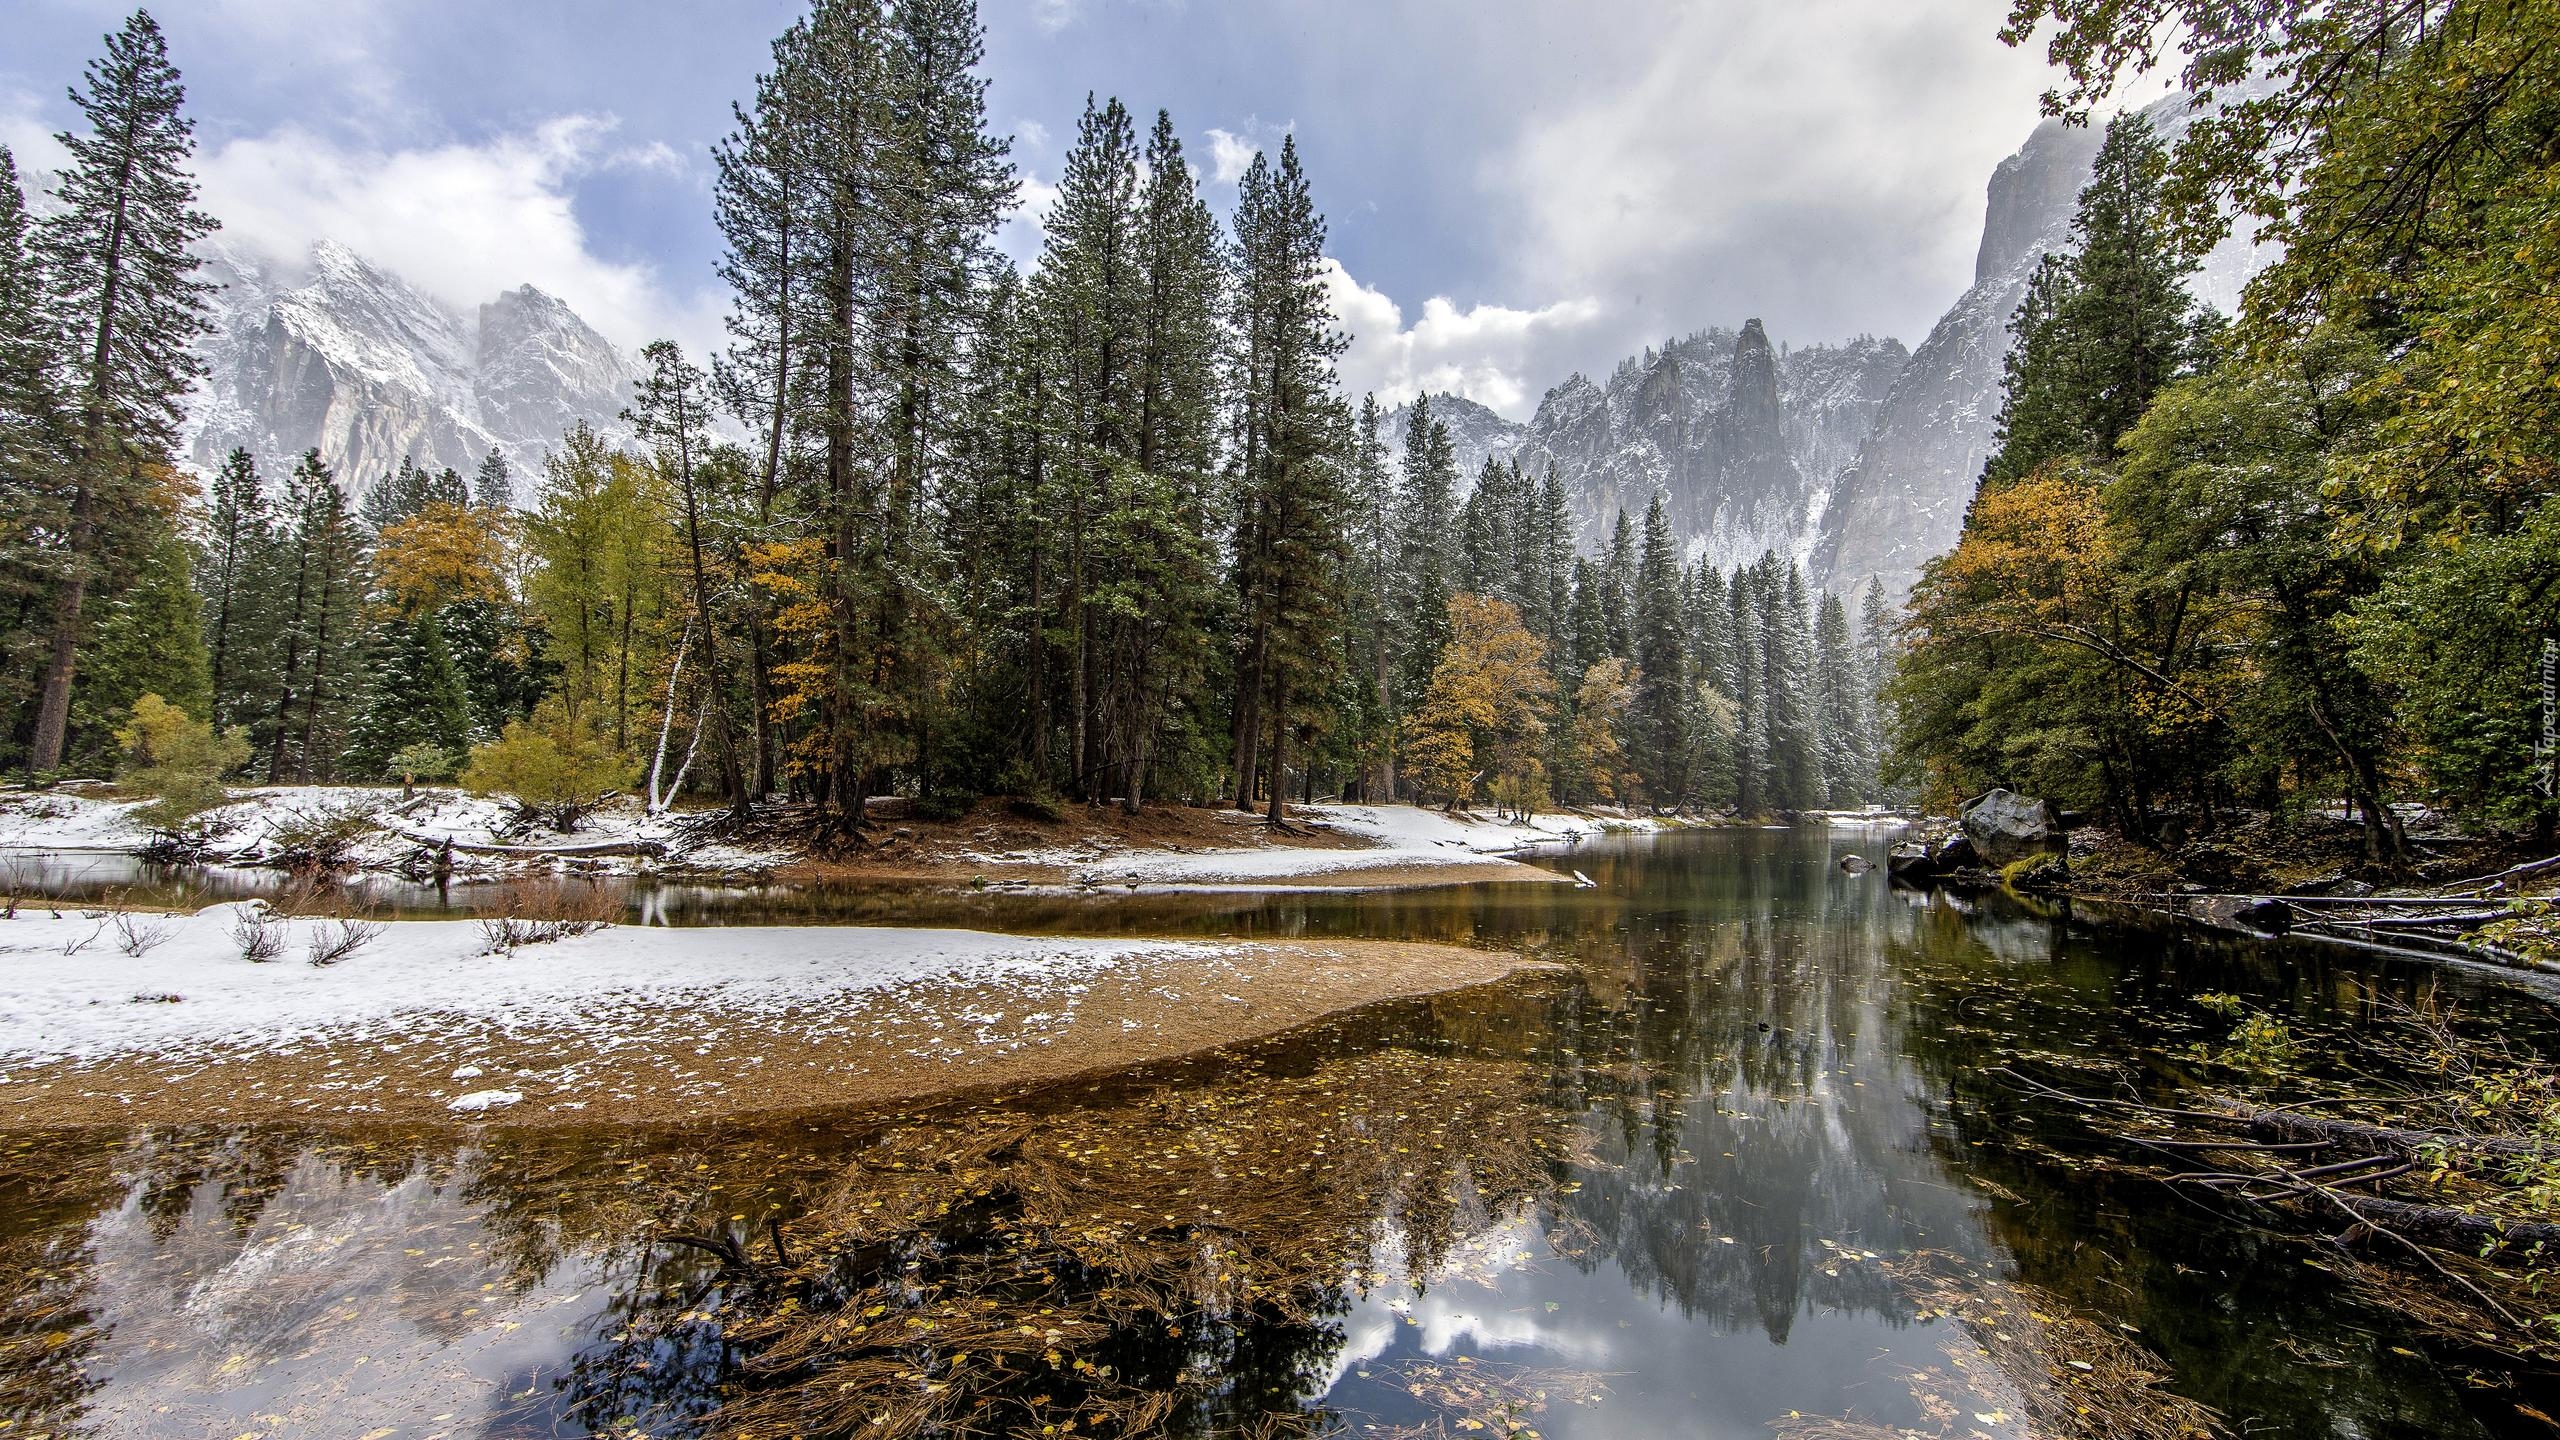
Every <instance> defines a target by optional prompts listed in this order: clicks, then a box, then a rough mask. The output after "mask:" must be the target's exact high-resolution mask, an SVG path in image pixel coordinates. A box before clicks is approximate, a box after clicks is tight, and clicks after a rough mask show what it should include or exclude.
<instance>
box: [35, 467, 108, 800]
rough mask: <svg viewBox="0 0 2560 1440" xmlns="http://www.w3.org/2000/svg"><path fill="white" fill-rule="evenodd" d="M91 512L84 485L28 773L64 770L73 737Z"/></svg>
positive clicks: (75, 504)
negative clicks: (73, 701)
mask: <svg viewBox="0 0 2560 1440" xmlns="http://www.w3.org/2000/svg"><path fill="white" fill-rule="evenodd" d="M92 509H93V504H92V501H91V500H90V497H89V486H88V484H87V483H86V482H85V481H84V482H83V483H82V484H81V485H80V488H79V489H78V490H77V491H75V492H74V493H73V495H72V497H71V565H70V570H69V573H67V574H65V575H64V576H63V578H62V594H61V597H60V598H59V600H57V602H56V604H55V609H54V616H53V645H52V648H51V650H50V651H48V652H47V654H46V656H45V665H44V691H43V693H42V695H41V696H40V697H39V698H38V699H37V701H36V733H35V739H34V742H33V743H32V744H31V745H30V746H29V747H28V752H27V769H28V770H30V771H32V772H34V773H36V774H43V773H45V772H46V771H49V770H58V769H60V768H62V747H63V745H64V743H65V742H66V741H67V740H68V739H69V738H70V734H71V679H72V675H73V673H74V671H76V670H77V669H78V667H79V659H80V610H81V607H82V605H83V604H84V603H85V602H86V601H87V599H88V594H89V552H90V551H91V550H92V549H94V548H95V547H96V545H97V522H96V520H95V518H94V517H93V516H92V514H91V511H92Z"/></svg>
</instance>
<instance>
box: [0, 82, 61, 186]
mask: <svg viewBox="0 0 2560 1440" xmlns="http://www.w3.org/2000/svg"><path fill="white" fill-rule="evenodd" d="M0 145H6V146H8V147H9V156H10V158H11V159H13V160H15V161H17V162H18V180H19V183H21V184H23V185H25V186H26V187H27V188H28V189H29V190H30V191H32V190H34V189H36V188H37V187H39V186H40V185H43V184H48V183H50V177H51V172H52V171H54V170H55V169H57V168H58V167H60V165H61V164H62V162H63V160H64V158H65V156H64V153H63V149H62V144H61V142H59V141H57V140H55V139H54V138H53V127H52V126H50V125H47V124H45V123H44V119H43V112H42V111H41V110H39V109H38V108H37V106H36V97H34V96H33V95H29V94H27V93H26V92H25V91H23V90H5V91H0ZM28 198H29V199H33V198H35V197H34V196H33V195H32V194H30V195H29V196H28Z"/></svg>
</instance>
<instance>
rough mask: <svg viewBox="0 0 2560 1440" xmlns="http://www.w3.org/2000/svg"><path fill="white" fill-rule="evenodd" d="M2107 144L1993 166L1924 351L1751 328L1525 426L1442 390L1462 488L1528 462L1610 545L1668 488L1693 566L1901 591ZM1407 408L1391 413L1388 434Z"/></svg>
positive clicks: (2038, 144) (1989, 420)
mask: <svg viewBox="0 0 2560 1440" xmlns="http://www.w3.org/2000/svg"><path fill="white" fill-rule="evenodd" d="M2145 113H2146V114H2147V115H2148V116H2149V118H2150V120H2151V123H2152V124H2153V125H2154V126H2155V127H2156V128H2157V129H2159V130H2160V132H2161V133H2162V135H2163V137H2164V138H2167V139H2170V140H2172V141H2174V140H2175V138H2176V137H2177V136H2178V134H2179V133H2180V132H2182V131H2183V130H2184V128H2185V126H2186V124H2187V122H2188V120H2189V118H2190V112H2189V110H2188V107H2187V105H2186V102H2185V100H2184V99H2183V98H2182V97H2175V96H2173V97H2171V98H2169V99H2166V100H2162V101H2160V102H2158V103H2157V104H2154V105H2153V106H2151V107H2150V108H2149V109H2148V110H2147V111H2146V112H2145ZM2101 138H2102V136H2101V134H2100V132H2099V131H2098V130H2095V129H2074V128H2068V127H2065V126H2064V125H2062V124H2061V123H2060V122H2058V121H2047V122H2046V123H2044V124H2043V125H2040V126H2038V127H2037V129H2036V130H2035V132H2034V133H2033V134H2032V135H2030V136H2029V137H2028V138H2027V143H2026V144H2025V145H2024V146H2022V147H2021V148H2020V149H2019V150H2018V152H2017V153H2016V154H2014V155H2012V156H2010V157H2009V158H2008V159H2006V160H2004V161H2002V162H2001V163H2000V165H1999V168H1998V169H1996V170H1995V171H1993V173H1992V176H1991V183H1990V186H1989V188H1988V193H1987V195H1986V205H1985V209H1984V215H1983V226H1982V242H1981V245H1980V246H1979V248H1978V249H1977V251H1976V254H1975V260H1974V278H1973V284H1972V285H1971V286H1970V287H1969V288H1968V289H1967V290H1966V291H1965V293H1964V294H1963V295H1962V296H1960V297H1958V298H1957V300H1956V302H1955V304H1954V305H1953V306H1952V307H1950V308H1949V309H1948V311H1947V313H1946V314H1945V315H1944V316H1942V317H1941V318H1940V319H1939V320H1938V323H1937V324H1936V325H1935V326H1934V327H1932V328H1931V330H1930V332H1929V336H1928V338H1927V339H1926V340H1924V341H1923V342H1921V345H1920V348H1919V349H1918V350H1916V351H1913V350H1905V349H1904V348H1903V346H1902V343H1901V342H1900V341H1897V340H1890V339H1877V338H1875V337H1872V336H1860V337H1859V338H1857V339H1855V340H1851V341H1849V342H1847V343H1846V344H1839V345H1807V346H1799V347H1793V348H1788V347H1781V346H1777V345H1773V343H1772V342H1771V340H1770V338H1769V336H1768V334H1767V333H1766V331H1765V330H1764V329H1763V327H1762V326H1761V323H1760V322H1759V321H1757V320H1748V321H1745V322H1744V323H1743V326H1742V329H1741V330H1740V331H1738V332H1737V331H1732V330H1725V329H1721V328H1718V329H1710V330H1704V331H1700V332H1699V333H1697V334H1694V335H1691V336H1689V337H1688V338H1686V339H1683V340H1672V341H1666V342H1665V343H1664V344H1663V345H1662V346H1661V347H1660V348H1658V349H1656V348H1652V347H1648V348H1647V349H1646V350H1645V351H1644V352H1643V353H1642V354H1640V355H1635V356H1631V357H1629V358H1628V359H1626V360H1624V361H1622V362H1620V364H1619V365H1618V366H1617V368H1616V369H1615V370H1613V371H1612V372H1611V373H1610V375H1609V378H1608V379H1607V381H1606V382H1599V381H1594V380H1592V379H1590V378H1588V377H1586V376H1582V375H1574V376H1571V377H1569V378H1568V379H1566V380H1565V381H1564V383H1562V384H1560V385H1557V386H1556V387H1554V388H1553V389H1551V390H1549V391H1547V393H1546V397H1545V398H1544V399H1543V400H1541V401H1540V402H1539V405H1538V410H1537V414H1536V415H1535V417H1534V418H1532V419H1531V420H1530V421H1529V422H1528V423H1527V424H1525V425H1524V424H1521V423H1519V422H1516V421H1508V420H1504V419H1503V418H1502V417H1501V416H1498V415H1495V414H1494V413H1493V412H1492V411H1489V410H1486V409H1485V408H1484V407H1483V406H1481V405H1476V404H1474V403H1472V402H1470V401H1466V400H1462V399H1459V398H1457V397H1455V396H1441V395H1435V396H1433V397H1432V402H1431V403H1432V411H1433V413H1434V414H1435V415H1439V416H1441V417H1443V418H1445V419H1447V420H1448V421H1449V425H1450V431H1451V438H1452V439H1453V440H1455V441H1456V442H1457V448H1458V451H1459V454H1460V457H1461V459H1462V462H1463V465H1464V476H1463V481H1462V483H1464V484H1472V483H1473V481H1474V478H1475V471H1476V469H1477V467H1479V466H1480V465H1482V463H1483V461H1484V457H1485V456H1487V455H1509V456H1514V457H1516V458H1517V459H1518V460H1519V462H1520V463H1521V464H1522V465H1523V466H1524V467H1525V468H1527V469H1528V470H1529V471H1530V473H1531V474H1533V475H1537V474H1544V473H1545V472H1546V471H1547V470H1548V469H1549V468H1550V467H1552V468H1553V469H1554V470H1555V471H1556V473H1557V474H1559V475H1560V476H1562V477H1563V479H1564V481H1565V485H1566V492H1567V494H1568V495H1569V496H1571V497H1572V503H1573V506H1574V514H1575V520H1576V524H1577V540H1578V542H1579V543H1580V544H1581V545H1582V546H1583V547H1584V548H1585V549H1586V550H1597V549H1598V548H1599V547H1600V546H1601V545H1603V544H1605V543H1606V541H1607V538H1608V532H1609V528H1610V527H1611V526H1612V525H1613V524H1614V523H1615V521H1616V517H1617V513H1618V511H1619V510H1621V509H1624V510H1626V511H1627V512H1628V513H1629V514H1635V515H1640V514H1641V513H1642V512H1643V511H1644V509H1645V507H1646V505H1647V504H1649V503H1650V502H1651V501H1652V498H1653V494H1654V492H1655V491H1656V490H1657V489H1659V490H1661V491H1663V492H1664V494H1665V495H1666V496H1667V497H1668V499H1669V513H1670V516H1671V520H1672V523H1673V525H1674V527H1675V528H1676V530H1677V531H1678V533H1679V535H1680V537H1681V540H1682V542H1683V544H1684V548H1685V549H1686V551H1687V553H1688V555H1689V556H1690V557H1691V558H1693V559H1698V558H1703V559H1707V560H1711V561H1713V562H1714V563H1715V564H1717V565H1718V566H1722V567H1728V568H1729V567H1731V566H1733V565H1736V564H1740V563H1743V562H1746V561H1749V560H1753V559H1756V558H1758V557H1759V555H1760V553H1761V552H1762V551H1764V550H1775V551H1777V552H1778V553H1779V554H1781V555H1785V556H1789V557H1791V558H1793V559H1796V560H1798V561H1801V562H1804V563H1805V565H1806V567H1807V569H1808V571H1809V573H1810V576H1811V578H1812V579H1813V580H1814V581H1815V582H1816V583H1818V584H1821V585H1823V586H1825V587H1827V588H1830V589H1833V590H1838V591H1844V592H1845V591H1848V590H1853V589H1856V588H1858V587H1861V586H1863V585H1865V584H1867V583H1868V582H1869V581H1871V580H1880V581H1881V582H1883V584H1884V585H1885V586H1886V587H1887V589H1888V590H1889V591H1891V592H1892V593H1894V594H1897V595H1899V594H1901V593H1902V592H1904V591H1906V590H1908V589H1909V588H1910V585H1911V582H1912V581H1913V580H1914V579H1916V578H1917V577H1918V575H1919V571H1920V567H1921V565H1922V564H1923V563H1925V562H1926V561H1927V560H1928V559H1929V558H1930V557H1931V556H1934V555H1937V554H1939V553H1940V552H1942V551H1944V550H1946V549H1947V548H1948V547H1949V546H1952V545H1953V544H1954V543H1955V540H1956V536H1957V534H1958V532H1959V531H1961V530H1962V528H1963V525H1964V513H1965V507H1966V506H1967V505H1968V504H1969V503H1970V502H1971V500H1972V498H1973V488H1974V482H1975V479H1976V478H1977V477H1978V476H1979V475H1980V474H1981V473H1982V466H1983V462H1984V461H1985V460H1986V459H1988V458H1989V455H1990V450H1991V444H1992V440H1993V435H1994V432H1995V431H1996V429H1997V428H1998V422H1999V415H2000V382H2001V369H2002V361H2003V359H2004V358H2005V357H2006V356H2007V354H2008V351H2009V341H2010V336H2009V320H2010V317H2011V316H2012V315H2014V314H2015V313H2016V312H2017V308H2018V303H2019V301H2020V300H2022V299H2024V298H2025V295H2026V287H2027V278H2028V277H2029V276H2030V275H2031V274H2033V273H2034V271H2035V268H2036V266H2037V265H2038V264H2039V263H2041V262H2042V260H2043V259H2044V257H2045V256H2046V255H2047V254H2049V253H2051V252H2053V251H2056V250H2059V249H2061V248H2062V247H2064V246H2065V245H2067V244H2068V243H2069V241H2070V235H2071V217H2072V214H2073V212H2074V210H2075V209H2076V208H2077V202H2078V200H2079V195H2080V189H2081V187H2082V186H2083V185H2085V184H2087V183H2088V178H2089V167H2090V165H2091V163H2092V162H2093V161H2094V160H2095V159H2096V158H2097V153H2098V144H2099V141H2100V139H2101ZM2274 258H2275V251H2274V250H2273V249H2272V248H2271V247H2260V246H2255V245H2252V244H2250V243H2249V242H2248V241H2246V240H2242V239H2238V238H2235V239H2232V240H2229V241H2226V242H2224V244H2223V245H2222V246H2221V247H2219V248H2218V249H2216V250H2215V251H2214V252H2213V254H2212V255H2210V256H2209V257H2207V259H2206V261H2205V265H2204V269H2203V272H2202V273H2201V274H2199V275H2197V276H2196V277H2195V280H2194V282H2193V288H2194V289H2195V292H2196V293H2197V295H2198V296H2199V297H2201V298H2202V299H2204V300H2205V301H2206V302H2208V303H2210V304H2212V305H2215V306H2216V307H2218V308H2220V309H2222V310H2224V311H2225V312H2226V313H2227V312H2229V311H2230V310H2231V309H2233V308H2234V307H2235V306H2236V305H2237V303H2238V300H2239V294H2240V288H2241V286H2242V285H2243V284H2245V283H2246V282H2247V280H2248V279H2249V277H2250V276H2252V275H2254V274H2256V273H2257V272H2258V271H2259V270H2260V269H2263V268H2264V267H2265V266H2266V265H2267V264H2268V263H2269V262H2270V261H2272V260H2273V259H2274ZM1404 415H1405V411H1404V410H1403V409H1402V408H1399V409H1398V410H1397V411H1396V412H1394V414H1393V416H1392V417H1391V419H1392V421H1393V427H1392V428H1391V429H1390V431H1389V440H1390V443H1396V442H1398V441H1400V440H1401V438H1402V435H1403V421H1404Z"/></svg>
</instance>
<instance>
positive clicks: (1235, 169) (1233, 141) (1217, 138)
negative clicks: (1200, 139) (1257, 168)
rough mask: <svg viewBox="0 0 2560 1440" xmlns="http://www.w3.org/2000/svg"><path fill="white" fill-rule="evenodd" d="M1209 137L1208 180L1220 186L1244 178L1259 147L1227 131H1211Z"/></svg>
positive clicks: (1231, 183)
mask: <svg viewBox="0 0 2560 1440" xmlns="http://www.w3.org/2000/svg"><path fill="white" fill-rule="evenodd" d="M1208 136H1209V178H1210V179H1212V180H1214V181H1216V182H1217V183H1219V184H1221V185H1233V184H1234V183H1236V182H1237V181H1238V180H1241V179H1243V178H1244V172H1245V170H1246V168H1247V167H1248V166H1250V165H1252V164H1253V157H1254V153H1255V151H1256V150H1257V149H1259V148H1260V147H1258V146H1256V145H1255V144H1254V143H1253V142H1252V141H1250V140H1248V139H1246V138H1245V137H1243V136H1241V135H1238V134H1236V133H1234V132H1233V131H1229V130H1211V131H1209V132H1208Z"/></svg>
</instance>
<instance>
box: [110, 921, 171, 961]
mask: <svg viewBox="0 0 2560 1440" xmlns="http://www.w3.org/2000/svg"><path fill="white" fill-rule="evenodd" d="M115 927H116V948H117V949H118V950H121V951H123V952H124V953H125V954H127V955H130V956H132V957H133V958H135V959H137V960H139V959H141V958H142V957H143V956H145V955H148V954H150V953H151V952H152V951H154V950H157V949H159V948H160V946H161V945H163V944H165V943H166V942H167V941H168V939H169V922H168V921H166V920H158V919H153V918H151V917H149V916H146V915H137V914H135V913H134V912H133V911H130V910H119V911H117V912H116V914H115Z"/></svg>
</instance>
